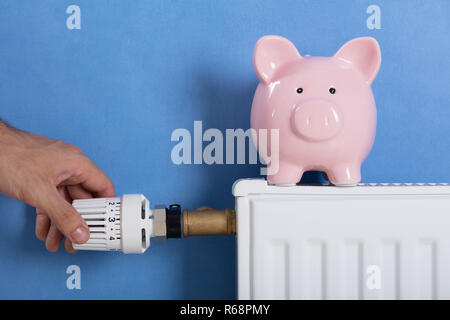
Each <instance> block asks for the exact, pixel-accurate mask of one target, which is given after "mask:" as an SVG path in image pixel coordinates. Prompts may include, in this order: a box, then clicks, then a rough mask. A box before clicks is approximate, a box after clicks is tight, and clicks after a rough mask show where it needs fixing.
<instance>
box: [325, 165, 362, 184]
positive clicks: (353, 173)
mask: <svg viewBox="0 0 450 320" xmlns="http://www.w3.org/2000/svg"><path fill="white" fill-rule="evenodd" d="M326 173H327V175H328V178H329V180H330V182H331V183H332V184H334V185H335V186H342V187H345V186H355V185H357V184H358V183H359V182H360V181H361V165H360V164H352V165H342V164H341V165H337V166H335V167H334V168H332V169H331V170H329V171H327V172H326Z"/></svg>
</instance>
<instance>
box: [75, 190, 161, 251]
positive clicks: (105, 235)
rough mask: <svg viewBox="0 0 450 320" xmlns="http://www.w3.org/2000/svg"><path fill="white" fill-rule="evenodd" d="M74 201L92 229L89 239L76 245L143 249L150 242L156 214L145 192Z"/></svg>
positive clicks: (77, 248) (93, 247)
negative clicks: (151, 208)
mask: <svg viewBox="0 0 450 320" xmlns="http://www.w3.org/2000/svg"><path fill="white" fill-rule="evenodd" d="M72 205H73V207H74V208H75V209H76V210H77V211H78V212H79V213H80V215H81V217H82V218H83V219H84V220H85V221H86V223H87V224H88V226H89V230H90V233H91V235H90V238H89V240H88V241H87V242H86V243H84V244H73V248H74V249H76V250H98V251H109V250H122V251H123V252H124V253H143V252H144V251H145V250H146V249H147V248H148V247H149V246H150V237H151V236H152V230H153V219H152V218H153V215H152V212H151V210H150V203H149V201H148V200H147V199H146V198H145V197H144V196H143V195H142V194H125V195H123V196H122V197H120V198H101V199H82V200H74V201H73V203H72Z"/></svg>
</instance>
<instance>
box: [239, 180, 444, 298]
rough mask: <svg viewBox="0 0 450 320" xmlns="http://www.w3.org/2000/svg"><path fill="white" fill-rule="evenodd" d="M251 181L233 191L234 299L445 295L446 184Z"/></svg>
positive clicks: (432, 296)
mask: <svg viewBox="0 0 450 320" xmlns="http://www.w3.org/2000/svg"><path fill="white" fill-rule="evenodd" d="M256 181H258V183H259V185H256V186H255V180H244V181H242V182H240V183H241V186H239V184H237V186H236V185H235V187H234V194H235V196H236V208H237V239H238V290H239V292H238V296H239V298H240V299H449V298H450V278H449V272H450V257H449V253H450V188H449V187H448V186H369V187H366V186H358V187H353V188H337V187H330V186H326V187H325V186H316V187H303V186H295V187H273V186H271V187H267V185H266V184H265V182H264V181H262V180H256ZM261 183H263V184H264V185H263V186H261ZM242 184H245V185H246V186H244V187H246V188H243V187H242ZM264 186H265V187H264ZM239 187H240V189H239ZM242 189H245V192H242ZM343 189H345V190H343ZM386 189H388V190H386Z"/></svg>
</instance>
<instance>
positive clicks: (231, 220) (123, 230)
mask: <svg viewBox="0 0 450 320" xmlns="http://www.w3.org/2000/svg"><path fill="white" fill-rule="evenodd" d="M72 205H73V207H74V208H75V209H76V210H77V211H78V212H79V214H80V215H81V217H82V218H83V219H84V220H85V221H86V223H87V224H88V226H89V231H90V238H89V240H88V241H87V242H86V243H84V244H73V247H74V249H76V250H97V251H113V250H121V251H123V252H124V253H143V252H144V251H145V250H147V248H148V247H149V246H150V238H157V239H167V238H180V237H181V233H182V232H181V231H182V230H184V237H188V236H207V235H233V234H234V233H235V232H236V213H235V212H234V211H232V210H230V209H225V210H215V209H213V208H209V207H202V208H200V209H198V210H185V211H184V213H183V219H182V218H181V207H180V206H179V205H177V204H172V205H170V206H169V207H168V208H166V207H164V206H157V207H155V208H154V209H152V210H151V209H150V202H149V201H148V200H147V199H146V198H145V197H144V196H143V195H142V194H125V195H123V196H122V197H120V198H101V199H81V200H74V201H73V203H72Z"/></svg>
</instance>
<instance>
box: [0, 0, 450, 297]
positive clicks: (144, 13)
mask: <svg viewBox="0 0 450 320" xmlns="http://www.w3.org/2000/svg"><path fill="white" fill-rule="evenodd" d="M70 4H77V5H79V6H80V7H81V20H82V21H81V30H68V29H67V28H66V19H67V17H68V16H69V15H68V14H66V8H67V7H68V6H69V5H70ZM370 4H377V5H379V6H380V8H381V19H382V22H381V23H382V29H381V30H369V29H368V28H367V27H366V19H367V17H368V14H366V8H367V7H368V6H369V5H370ZM265 34H280V35H283V36H285V37H287V38H289V39H290V40H291V41H293V42H294V43H295V44H296V45H297V47H298V49H299V51H300V52H301V53H302V54H311V55H325V56H330V55H333V54H334V52H335V51H336V50H337V49H338V48H339V47H340V46H341V45H342V44H343V43H345V42H346V41H348V40H350V39H351V38H353V37H357V36H365V35H370V36H373V37H375V38H376V39H377V40H378V41H379V43H380V46H381V49H382V55H383V62H382V67H381V70H380V73H379V75H378V77H377V79H376V80H375V82H374V84H373V91H374V95H375V98H376V101H377V108H378V119H379V123H378V132H377V138H376V142H375V145H374V148H373V150H372V153H371V154H370V156H369V158H368V159H367V161H366V162H365V164H364V166H363V180H364V181H376V182H378V181H390V182H391V181H392V182H396V181H398V182H407V181H411V182H420V181H427V182H433V181H434V182H446V181H450V139H449V138H448V135H449V133H450V130H449V119H450V83H449V77H450V76H449V74H450V59H449V57H450V41H449V39H450V1H446V0H441V1H439V0H434V1H426V3H425V1H392V0H389V1H382V0H377V1H372V0H371V1H317V0H314V1H300V0H295V1H280V0H274V1H261V0H255V1H249V0H246V1H231V0H227V1H225V0H222V1H206V0H203V1H197V0H195V1H194V0H191V1H181V0H180V1H175V0H170V1H169V0H159V1H157V0H154V1H125V0H122V1H100V0H97V1H81V0H77V1H61V0H58V1H26V2H25V1H20V2H19V1H4V0H2V1H1V2H0V117H2V118H3V119H5V120H7V121H9V122H10V123H11V124H12V125H14V126H17V127H19V128H21V129H24V130H28V131H32V132H35V133H38V134H41V135H45V136H49V137H53V138H56V139H61V140H64V141H66V142H69V143H72V144H75V145H78V146H80V147H81V148H82V149H83V150H84V152H85V153H86V154H87V155H88V156H89V157H90V158H92V159H93V160H94V161H95V162H96V163H97V164H98V165H99V166H100V167H101V168H102V169H104V171H105V172H106V173H107V174H108V175H109V176H110V177H111V179H112V180H113V181H114V183H115V186H116V190H117V193H118V194H123V193H143V194H145V195H146V196H147V197H148V198H149V199H150V200H151V202H152V204H153V205H154V204H159V203H164V204H170V203H174V202H177V203H181V204H182V206H183V207H185V208H196V207H199V206H201V205H205V204H206V205H212V206H215V207H219V208H222V207H233V205H234V200H233V197H232V195H231V185H232V183H233V181H234V180H236V179H238V178H242V177H256V176H258V174H259V167H258V166H257V165H221V166H219V165H211V166H208V165H181V166H176V165H174V164H173V163H172V162H171V160H170V152H171V149H172V148H173V146H174V145H175V142H171V141H170V136H171V133H172V131H173V130H174V129H176V128H187V129H189V130H192V129H193V121H194V120H202V121H203V128H204V129H207V128H219V129H221V130H225V128H244V129H246V128H248V127H249V114H250V106H251V101H252V97H253V91H254V89H255V87H256V85H257V79H256V76H255V75H254V71H253V69H252V60H251V58H252V51H253V46H254V44H255V42H256V41H257V39H258V38H259V37H260V36H262V35H265ZM0 152H1V150H0ZM318 177H319V175H317V174H314V173H313V174H309V175H308V177H307V178H308V179H307V181H312V180H316V179H319V178H318ZM34 215H35V214H34V211H33V209H32V208H29V207H27V206H25V205H24V204H22V203H19V202H17V201H14V200H11V199H8V198H6V197H3V196H0V217H1V223H0V298H45V299H46V298H69V299H82V298H87V299H90V298H138V299H154V298H157V299H165V298H168V299H181V298H194V299H196V298H218V299H220V298H234V297H235V296H236V250H235V239H234V238H225V237H211V238H188V239H183V240H169V241H168V242H166V243H156V242H153V243H152V247H151V248H150V250H148V251H147V252H146V253H145V254H143V255H122V254H120V253H98V252H94V253H91V252H79V253H77V254H75V255H70V254H67V253H65V252H64V251H63V250H62V249H61V250H60V251H59V252H58V253H56V254H51V253H48V252H46V250H45V247H44V245H43V243H41V242H39V241H38V240H37V239H36V238H35V236H34ZM71 264H76V265H79V266H80V267H81V273H82V281H81V286H82V289H81V290H68V289H67V288H66V279H67V277H68V275H67V274H66V272H65V271H66V268H67V266H69V265H71Z"/></svg>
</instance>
